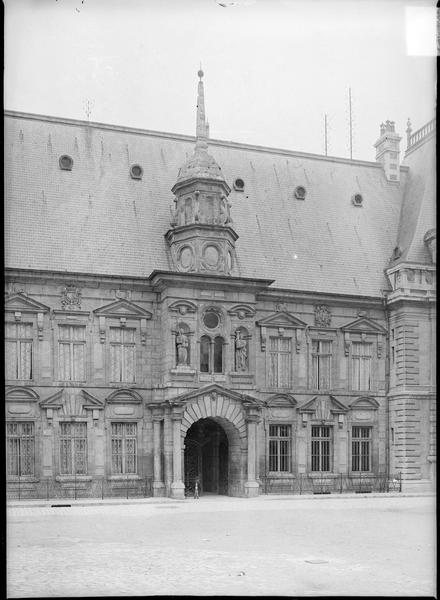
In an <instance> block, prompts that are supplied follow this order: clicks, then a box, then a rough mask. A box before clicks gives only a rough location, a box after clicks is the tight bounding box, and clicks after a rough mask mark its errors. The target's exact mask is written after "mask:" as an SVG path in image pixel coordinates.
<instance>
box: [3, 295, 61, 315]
mask: <svg viewBox="0 0 440 600" xmlns="http://www.w3.org/2000/svg"><path fill="white" fill-rule="evenodd" d="M49 310H50V308H49V306H46V305H45V304H42V303H41V302H38V301H37V300H34V299H33V298H29V296H26V295H25V294H23V293H18V294H14V295H13V296H9V298H7V300H6V301H5V311H8V312H23V313H45V312H48V311H49Z"/></svg>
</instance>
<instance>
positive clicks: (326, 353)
mask: <svg viewBox="0 0 440 600" xmlns="http://www.w3.org/2000/svg"><path fill="white" fill-rule="evenodd" d="M331 369H332V342H331V341H327V340H325V341H324V340H314V341H313V342H312V387H313V388H314V389H317V390H328V389H330V387H331Z"/></svg>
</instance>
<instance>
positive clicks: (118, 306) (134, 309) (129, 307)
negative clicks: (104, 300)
mask: <svg viewBox="0 0 440 600" xmlns="http://www.w3.org/2000/svg"><path fill="white" fill-rule="evenodd" d="M93 312H94V314H95V315H97V316H99V317H130V318H131V319H151V317H152V316H153V315H152V313H151V312H150V311H148V310H145V309H144V308H142V307H141V306H138V305H137V304H134V302H130V300H116V301H115V302H111V303H110V304H106V305H105V306H101V307H100V308H96V309H95V310H94V311H93Z"/></svg>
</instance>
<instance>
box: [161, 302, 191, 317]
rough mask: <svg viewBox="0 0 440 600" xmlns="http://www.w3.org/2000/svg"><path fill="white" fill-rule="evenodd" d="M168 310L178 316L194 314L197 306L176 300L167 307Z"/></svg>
mask: <svg viewBox="0 0 440 600" xmlns="http://www.w3.org/2000/svg"><path fill="white" fill-rule="evenodd" d="M168 310H171V311H172V312H178V313H179V314H180V315H186V314H188V313H195V312H196V310H197V304H194V302H191V301H190V300H176V301H175V302H172V303H171V304H170V305H169V307H168Z"/></svg>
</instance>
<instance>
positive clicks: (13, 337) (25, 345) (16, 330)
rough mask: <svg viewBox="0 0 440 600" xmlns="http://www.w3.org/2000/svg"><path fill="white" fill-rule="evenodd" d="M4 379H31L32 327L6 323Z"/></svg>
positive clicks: (24, 324) (23, 324)
mask: <svg viewBox="0 0 440 600" xmlns="http://www.w3.org/2000/svg"><path fill="white" fill-rule="evenodd" d="M5 334H6V335H5V371H6V379H32V325H31V324H30V323H6V326H5Z"/></svg>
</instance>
